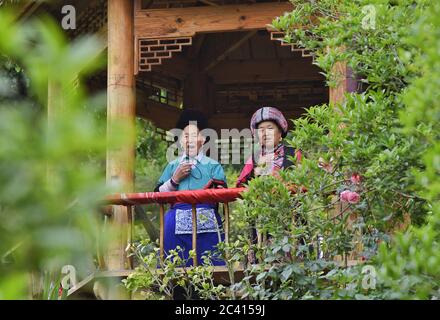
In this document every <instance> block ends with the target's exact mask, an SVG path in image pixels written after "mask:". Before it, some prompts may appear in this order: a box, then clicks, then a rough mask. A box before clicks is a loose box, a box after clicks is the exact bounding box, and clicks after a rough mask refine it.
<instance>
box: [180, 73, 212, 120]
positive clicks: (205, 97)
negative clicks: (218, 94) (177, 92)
mask: <svg viewBox="0 0 440 320" xmlns="http://www.w3.org/2000/svg"><path fill="white" fill-rule="evenodd" d="M214 94H215V91H214V82H213V81H212V79H211V78H210V77H209V76H208V75H207V74H206V73H202V72H200V71H199V70H198V68H197V67H196V68H194V69H193V71H192V72H191V73H190V74H189V75H188V77H187V78H186V79H185V82H184V88H183V105H184V107H186V108H191V109H197V110H200V111H202V112H203V113H205V115H206V116H207V117H209V116H210V115H211V114H212V113H213V107H214V99H215V97H214Z"/></svg>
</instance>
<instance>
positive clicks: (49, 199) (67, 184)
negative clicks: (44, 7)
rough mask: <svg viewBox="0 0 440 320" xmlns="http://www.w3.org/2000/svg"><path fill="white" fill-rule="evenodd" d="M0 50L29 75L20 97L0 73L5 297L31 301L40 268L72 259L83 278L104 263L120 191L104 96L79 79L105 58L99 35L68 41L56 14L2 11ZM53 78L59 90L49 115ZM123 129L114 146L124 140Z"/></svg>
mask: <svg viewBox="0 0 440 320" xmlns="http://www.w3.org/2000/svg"><path fill="white" fill-rule="evenodd" d="M0 56H1V57H2V62H4V61H6V64H3V65H2V67H3V68H2V70H3V71H4V70H6V71H8V70H9V71H10V70H11V68H12V69H13V71H15V73H16V74H20V73H23V74H25V75H26V76H25V77H24V76H23V77H24V78H25V79H26V81H24V82H23V83H22V84H21V85H24V86H25V89H26V90H25V91H26V93H25V94H20V92H17V91H14V88H16V83H15V82H14V81H15V80H14V77H7V75H6V77H4V76H5V73H4V72H3V73H1V74H0V79H2V81H0V86H1V89H0V95H1V98H0V136H1V139H0V181H1V185H0V219H1V221H2V223H1V224H0V257H1V262H0V299H14V298H18V299H23V298H27V297H29V294H30V292H29V290H30V289H31V288H30V287H29V279H30V274H31V273H33V274H37V275H38V274H43V271H49V272H54V273H55V274H59V273H60V271H61V267H62V266H64V265H66V264H72V265H73V266H74V267H75V268H76V270H77V277H78V278H79V279H81V277H83V276H85V275H88V274H89V272H90V271H93V270H94V268H95V265H94V254H95V252H96V249H97V235H98V234H99V233H98V230H99V229H98V226H99V225H98V221H99V218H100V216H99V215H98V213H97V212H98V207H99V204H100V199H102V198H103V197H104V195H105V194H107V193H108V192H110V191H111V190H108V189H106V187H105V174H104V172H105V167H104V166H105V151H106V146H107V145H106V144H107V143H106V139H102V137H103V136H104V137H105V134H106V133H105V130H106V129H105V121H103V119H102V117H101V118H100V117H98V116H96V115H97V113H102V111H103V110H104V109H103V108H104V107H105V100H103V99H102V95H101V96H97V97H94V96H92V97H87V96H85V94H84V90H83V88H82V86H81V81H80V80H81V79H82V78H83V77H84V76H86V75H87V74H90V73H91V72H94V71H96V70H99V69H101V68H103V67H104V66H105V60H104V59H102V56H101V55H100V44H99V42H98V40H97V39H95V38H93V37H86V38H81V39H78V40H75V41H73V42H71V43H68V41H67V39H66V38H65V37H64V35H63V33H62V31H61V30H60V29H59V27H58V26H57V25H56V24H55V23H54V22H53V21H52V20H51V19H49V18H44V17H41V18H37V19H34V20H32V21H29V22H25V23H22V22H17V21H15V18H14V15H13V14H12V13H11V12H7V11H6V9H3V8H2V9H0ZM18 66H19V67H18ZM19 77H21V76H19ZM10 79H12V80H11V81H12V82H10V81H9V80H10ZM77 80H79V81H77ZM8 81H9V82H8ZM49 82H50V83H51V84H52V85H53V86H54V88H56V90H55V91H54V92H55V93H54V100H53V105H52V108H53V110H51V120H50V121H48V117H47V104H48V98H47V97H48V83H49ZM74 83H75V85H74ZM22 93H23V92H22ZM14 95H16V97H15V98H14ZM117 133H118V134H115V137H113V139H112V140H111V141H114V142H115V144H118V143H122V142H123V139H124V135H123V134H121V132H117ZM52 285H54V286H59V284H57V283H55V284H52ZM33 294H35V295H36V296H37V297H42V296H41V292H34V293H33ZM43 294H44V293H43ZM52 296H53V295H52ZM45 298H48V296H47V297H45Z"/></svg>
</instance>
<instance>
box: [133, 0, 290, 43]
mask: <svg viewBox="0 0 440 320" xmlns="http://www.w3.org/2000/svg"><path fill="white" fill-rule="evenodd" d="M292 10H293V6H292V4H291V3H290V2H276V3H274V2H271V3H255V4H241V5H225V6H218V7H214V6H202V7H187V8H167V9H147V10H139V11H137V12H136V16H135V35H136V37H137V38H164V37H186V36H194V35H195V34H196V33H207V32H227V31H246V30H256V29H265V28H266V26H267V25H268V24H271V23H272V20H273V19H274V18H275V17H277V16H280V15H282V14H284V12H290V11H292Z"/></svg>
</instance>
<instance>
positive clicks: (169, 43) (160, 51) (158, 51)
mask: <svg viewBox="0 0 440 320" xmlns="http://www.w3.org/2000/svg"><path fill="white" fill-rule="evenodd" d="M190 45H192V37H178V38H162V39H139V40H138V71H151V68H152V66H154V65H160V64H161V63H162V60H163V59H170V58H171V57H172V56H173V52H180V51H182V49H183V47H184V46H190Z"/></svg>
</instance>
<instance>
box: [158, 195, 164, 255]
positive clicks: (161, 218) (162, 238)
mask: <svg viewBox="0 0 440 320" xmlns="http://www.w3.org/2000/svg"><path fill="white" fill-rule="evenodd" d="M164 212H165V208H164V205H163V203H161V204H160V223H159V229H160V233H159V243H160V261H162V262H163V261H164V250H163V241H164V227H165V226H164Z"/></svg>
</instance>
